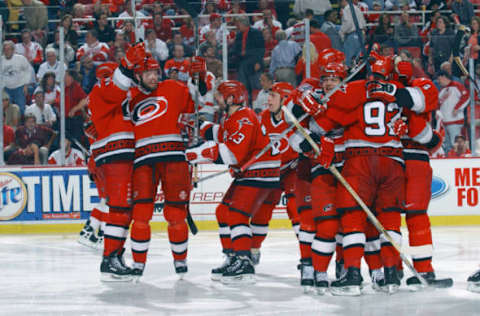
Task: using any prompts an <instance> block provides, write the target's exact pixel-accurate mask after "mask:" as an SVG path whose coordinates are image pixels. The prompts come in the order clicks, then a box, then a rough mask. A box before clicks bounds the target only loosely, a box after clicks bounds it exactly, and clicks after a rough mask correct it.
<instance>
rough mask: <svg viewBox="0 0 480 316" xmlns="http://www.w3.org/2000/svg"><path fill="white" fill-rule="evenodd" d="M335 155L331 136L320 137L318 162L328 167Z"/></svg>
mask: <svg viewBox="0 0 480 316" xmlns="http://www.w3.org/2000/svg"><path fill="white" fill-rule="evenodd" d="M334 157H335V143H334V141H333V140H332V139H331V138H328V137H322V139H321V142H320V156H319V157H318V161H319V163H320V164H321V165H322V166H323V167H324V168H325V169H328V168H329V167H330V165H331V164H332V161H333V158H334Z"/></svg>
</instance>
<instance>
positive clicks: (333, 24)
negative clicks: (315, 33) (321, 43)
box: [320, 10, 343, 51]
mask: <svg viewBox="0 0 480 316" xmlns="http://www.w3.org/2000/svg"><path fill="white" fill-rule="evenodd" d="M337 20H338V12H337V10H327V11H326V12H325V21H324V22H323V24H322V27H321V28H320V31H321V32H322V33H324V34H325V35H327V36H328V38H329V39H330V43H331V45H332V48H335V49H337V50H340V51H343V43H342V39H341V38H340V34H339V32H338V31H339V29H338V25H337Z"/></svg>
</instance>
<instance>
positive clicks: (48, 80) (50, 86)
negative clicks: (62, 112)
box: [39, 72, 60, 114]
mask: <svg viewBox="0 0 480 316" xmlns="http://www.w3.org/2000/svg"><path fill="white" fill-rule="evenodd" d="M39 87H40V88H41V89H42V90H43V92H44V93H45V103H48V104H50V105H51V106H52V107H53V108H54V109H55V111H57V110H56V109H59V108H60V87H59V86H58V85H57V83H56V81H55V73H54V72H47V73H46V74H45V75H44V76H43V78H42V80H41V81H40V85H39ZM57 114H58V111H57Z"/></svg>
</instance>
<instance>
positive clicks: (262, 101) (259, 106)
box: [253, 72, 273, 114]
mask: <svg viewBox="0 0 480 316" xmlns="http://www.w3.org/2000/svg"><path fill="white" fill-rule="evenodd" d="M260 85H261V87H262V90H260V92H258V95H257V98H256V99H255V101H253V110H254V111H255V113H257V114H259V113H260V112H262V111H263V110H265V109H266V108H268V94H269V93H270V89H271V88H272V85H273V77H272V75H270V74H269V73H268V72H264V73H262V74H261V75H260Z"/></svg>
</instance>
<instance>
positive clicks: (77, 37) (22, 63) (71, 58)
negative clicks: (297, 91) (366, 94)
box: [0, 0, 480, 164]
mask: <svg viewBox="0 0 480 316" xmlns="http://www.w3.org/2000/svg"><path fill="white" fill-rule="evenodd" d="M130 1H131V0H126V1H124V0H97V1H95V0H81V1H55V0H42V1H40V0H21V1H20V0H9V1H6V2H0V14H1V15H2V18H3V20H4V21H7V23H6V24H5V27H4V35H5V36H4V37H5V38H4V43H3V55H2V57H1V58H2V60H1V62H2V69H1V71H2V75H3V80H4V81H3V82H4V91H3V109H4V123H5V125H4V146H5V147H4V150H5V160H6V161H7V163H8V164H45V163H47V161H49V162H50V163H57V162H58V161H59V159H58V157H57V159H55V158H54V156H55V155H58V153H54V151H55V150H57V149H58V147H59V137H57V136H58V134H59V126H60V124H59V122H60V119H59V115H60V88H59V78H60V77H61V75H62V74H61V73H60V71H61V70H60V69H61V68H60V63H59V41H60V33H59V26H63V27H64V30H65V31H64V36H65V51H64V56H65V63H66V64H65V69H66V72H65V80H64V82H65V120H66V129H67V138H68V139H70V140H72V141H74V142H77V143H84V144H87V143H88V142H87V141H86V138H85V136H84V132H83V123H84V120H85V118H86V105H87V95H88V93H89V92H90V90H91V89H92V87H93V86H94V85H95V83H96V77H95V69H96V67H97V66H98V65H100V64H101V63H103V62H105V61H114V62H117V63H118V62H119V61H120V60H121V58H122V57H123V56H124V55H125V51H126V50H127V49H128V47H129V46H130V45H132V44H134V43H135V42H136V41H137V40H139V39H142V40H143V41H145V44H146V48H147V50H148V51H149V52H151V54H152V55H153V57H154V58H155V59H157V61H158V62H159V63H160V65H161V67H162V73H163V78H170V79H175V80H181V81H184V82H187V81H188V79H189V76H190V75H189V65H190V57H192V56H193V55H194V54H195V53H196V48H195V33H194V27H195V26H194V21H193V20H192V18H191V17H188V14H187V12H186V11H185V10H183V9H181V8H178V7H177V6H176V5H175V4H174V2H173V1H171V0H159V1H153V0H142V1H141V2H140V1H136V3H135V8H136V10H137V11H136V12H135V13H134V12H132V5H131V3H130ZM472 2H474V3H473V4H472ZM476 2H480V1H478V0H475V1H473V0H472V1H469V0H449V1H439V0H385V1H384V0H364V1H357V0H354V10H355V12H356V14H357V17H358V22H359V26H360V28H361V29H362V32H363V33H364V35H365V37H366V39H367V43H373V42H376V43H379V44H380V47H381V53H382V54H398V55H401V56H402V58H403V59H407V60H410V61H411V62H412V64H413V66H414V76H415V77H421V76H426V77H430V78H432V79H434V80H435V84H437V86H438V88H439V91H440V112H441V117H442V119H443V123H444V124H445V126H446V131H447V137H446V141H445V145H444V150H445V156H448V157H461V156H465V155H469V154H470V152H469V151H468V141H467V139H469V138H470V137H474V139H476V138H477V137H478V136H479V135H469V133H468V128H466V127H467V125H468V124H469V123H470V122H469V121H468V120H466V119H465V118H468V117H469V115H468V113H467V105H468V103H469V92H468V89H467V87H468V84H469V82H468V80H466V77H464V76H463V74H462V73H461V72H460V70H459V68H458V67H457V65H456V64H455V63H454V62H453V58H452V52H453V49H454V47H453V45H454V36H455V32H456V27H455V26H456V25H458V24H464V25H468V26H470V27H471V35H470V37H469V40H468V42H466V43H463V44H462V45H463V46H462V50H461V52H462V55H461V57H464V60H463V62H464V63H466V61H467V60H466V59H467V57H468V56H467V54H464V53H465V50H464V49H463V48H464V47H465V46H467V45H468V46H469V47H470V55H471V57H472V58H473V59H474V60H475V62H476V63H477V61H478V60H479V58H480V57H479V50H480V41H479V37H478V36H479V29H480V18H479V17H478V16H476V15H475V12H474V5H476V4H477V3H476ZM192 7H193V8H194V9H196V10H198V11H199V12H201V14H202V16H201V17H200V18H199V44H200V45H199V47H198V53H199V54H200V55H201V56H203V57H204V58H205V59H206V64H207V69H208V71H209V72H211V74H212V75H213V78H214V81H216V82H218V81H220V80H222V67H223V65H222V63H223V61H222V39H223V36H224V35H226V38H227V43H228V69H229V74H228V76H229V79H238V80H240V81H242V82H243V83H244V84H245V86H246V87H247V90H248V93H249V97H250V100H252V102H250V104H251V105H252V107H253V108H254V109H255V110H256V111H257V112H259V111H261V110H263V109H265V108H266V102H267V94H268V90H269V89H270V87H271V85H272V83H273V82H274V81H287V82H290V83H291V84H292V85H294V86H296V85H297V84H298V83H299V82H300V81H301V80H302V79H303V78H304V77H305V75H306V66H305V60H306V55H307V51H309V52H310V58H311V76H317V75H318V67H316V62H317V57H318V53H319V52H320V51H321V50H323V49H324V48H329V47H332V48H335V49H338V50H341V51H343V52H344V53H345V56H346V64H347V65H348V66H351V65H353V64H354V63H355V62H356V60H358V56H359V54H360V51H361V49H362V47H361V46H360V40H359V38H358V33H357V32H356V31H355V26H354V23H353V19H352V15H351V13H350V7H349V6H348V4H347V1H346V0H331V1H307V0H303V1H302V0H296V1H272V0H259V1H251V2H247V1H242V0H216V1H201V2H200V1H199V2H195V3H192ZM425 10H427V11H425ZM388 11H397V12H396V13H392V12H388ZM398 12H400V13H398ZM243 13H255V14H253V15H249V16H246V15H243V16H242V15H240V16H235V17H227V18H226V22H227V25H228V28H227V29H224V28H223V27H222V15H224V14H243ZM134 15H135V16H136V18H137V21H136V22H134V21H133V19H131V17H132V16H134ZM177 16H179V17H177ZM182 16H187V17H182ZM422 16H425V17H426V18H425V21H424V23H422ZM304 18H307V19H309V20H310V23H309V24H310V34H311V36H310V43H311V45H310V47H306V45H305V44H304V42H305V24H304V22H303V21H304V20H303V19H304ZM56 21H58V22H56ZM224 32H226V34H224ZM475 73H476V74H477V75H480V64H478V67H476V71H475ZM213 86H214V84H213ZM466 86H467V87H466ZM478 112H480V111H477V113H478ZM52 153H53V154H52ZM73 153H74V151H73V150H72V149H71V146H70V141H69V142H68V148H67V162H68V163H69V164H83V163H84V162H83V160H82V159H78V155H79V154H78V152H76V151H75V154H73ZM75 155H76V156H75ZM49 156H50V157H51V158H52V159H48V157H49ZM74 156H75V157H74Z"/></svg>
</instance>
